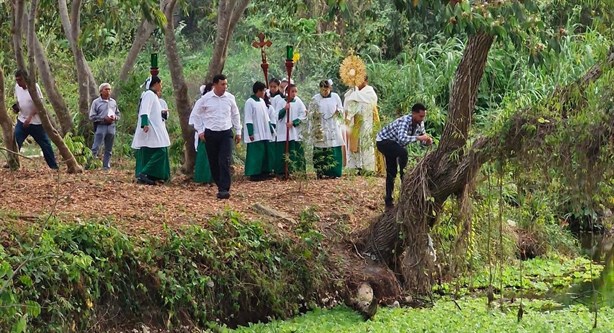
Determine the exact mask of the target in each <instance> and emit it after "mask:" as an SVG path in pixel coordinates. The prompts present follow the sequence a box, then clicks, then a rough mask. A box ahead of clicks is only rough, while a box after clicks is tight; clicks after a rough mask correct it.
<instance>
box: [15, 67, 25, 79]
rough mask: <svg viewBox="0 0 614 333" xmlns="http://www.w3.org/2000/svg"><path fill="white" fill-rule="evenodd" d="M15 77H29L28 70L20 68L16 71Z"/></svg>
mask: <svg viewBox="0 0 614 333" xmlns="http://www.w3.org/2000/svg"><path fill="white" fill-rule="evenodd" d="M15 77H21V78H24V79H25V78H27V77H28V72H26V70H25V69H18V70H16V71H15Z"/></svg>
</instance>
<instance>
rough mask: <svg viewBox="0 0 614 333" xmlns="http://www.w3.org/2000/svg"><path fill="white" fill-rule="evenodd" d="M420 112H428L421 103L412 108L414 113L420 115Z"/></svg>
mask: <svg viewBox="0 0 614 333" xmlns="http://www.w3.org/2000/svg"><path fill="white" fill-rule="evenodd" d="M420 111H426V106H424V105H422V104H420V103H416V104H414V106H412V107H411V112H412V113H419V112H420Z"/></svg>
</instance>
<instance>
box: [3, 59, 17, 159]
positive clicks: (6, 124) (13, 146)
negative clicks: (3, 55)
mask: <svg viewBox="0 0 614 333" xmlns="http://www.w3.org/2000/svg"><path fill="white" fill-rule="evenodd" d="M4 96H5V95H4V71H3V70H2V67H0V127H2V139H3V140H4V146H5V147H6V149H7V150H8V152H7V163H8V165H9V168H10V169H11V170H17V169H19V155H17V154H16V153H18V151H17V150H18V148H17V143H16V142H15V136H14V134H13V122H12V121H11V117H9V114H8V112H7V111H6V100H5V98H4Z"/></svg>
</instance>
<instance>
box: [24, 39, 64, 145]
mask: <svg viewBox="0 0 614 333" xmlns="http://www.w3.org/2000/svg"><path fill="white" fill-rule="evenodd" d="M34 52H35V57H34V58H35V60H36V67H38V70H39V71H40V75H41V81H42V82H43V87H45V92H46V93H47V97H49V102H51V106H52V107H53V110H54V111H55V115H56V116H57V117H58V121H59V122H60V128H61V129H62V137H64V136H65V135H66V133H68V132H70V131H72V126H73V123H72V117H71V116H70V112H69V111H68V107H67V106H66V102H64V97H62V95H61V94H60V92H59V91H58V87H57V84H56V83H55V78H54V77H53V74H52V73H51V68H50V67H49V60H48V59H47V55H46V54H45V50H44V49H43V45H42V44H41V42H40V41H39V40H38V37H37V36H36V35H34Z"/></svg>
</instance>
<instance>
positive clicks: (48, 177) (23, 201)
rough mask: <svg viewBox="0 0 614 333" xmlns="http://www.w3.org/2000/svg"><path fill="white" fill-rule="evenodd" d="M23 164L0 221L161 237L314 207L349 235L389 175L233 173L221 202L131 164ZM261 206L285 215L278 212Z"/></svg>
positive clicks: (2, 174) (212, 193) (281, 221)
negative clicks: (151, 181)
mask: <svg viewBox="0 0 614 333" xmlns="http://www.w3.org/2000/svg"><path fill="white" fill-rule="evenodd" d="M22 164H23V166H22V168H21V170H19V171H16V172H11V171H9V170H8V169H0V198H1V201H2V206H1V207H2V208H1V209H0V220H2V222H0V223H1V224H5V226H7V224H11V225H12V226H15V225H18V226H20V227H27V226H29V225H31V224H33V223H37V222H36V221H40V220H39V219H40V218H41V217H42V216H45V215H47V214H49V213H52V214H53V215H55V216H56V217H57V218H58V219H60V220H62V221H63V222H72V221H74V222H79V221H87V220H94V221H100V222H101V223H110V224H112V225H114V226H116V227H117V228H119V229H120V230H122V231H124V232H126V233H128V234H132V235H153V234H161V233H162V231H163V228H164V225H166V226H168V227H169V228H171V229H178V228H180V227H182V226H186V225H193V224H196V225H206V223H207V220H208V219H209V218H211V217H212V216H215V215H217V214H220V213H223V212H224V211H225V210H233V211H236V212H239V213H241V214H242V215H243V216H244V217H246V218H247V219H251V220H262V221H268V222H270V223H273V224H274V225H275V226H276V227H278V228H281V229H284V230H286V231H292V229H293V228H292V227H293V226H292V225H291V224H292V222H291V221H292V220H294V221H298V220H299V216H300V213H301V212H302V211H305V210H306V209H308V208H312V209H314V211H315V213H316V214H317V215H318V216H319V218H320V219H319V221H320V222H319V227H320V228H321V230H322V229H323V230H326V229H329V228H330V227H331V224H336V223H338V222H340V221H343V222H344V224H346V226H345V228H349V230H347V229H346V230H347V231H349V232H352V231H355V230H356V229H358V228H361V227H362V226H364V225H365V224H366V223H368V221H369V219H370V218H372V217H374V216H377V215H378V214H379V213H381V212H382V210H383V200H382V199H381V198H382V194H383V192H384V190H383V189H384V179H383V178H379V177H358V176H344V177H342V178H340V179H328V180H316V179H313V178H311V177H308V178H309V179H302V180H301V179H297V180H289V181H283V180H278V179H272V180H267V181H262V182H250V181H248V180H247V179H246V178H245V177H243V176H236V177H235V180H234V181H233V184H232V189H231V194H232V197H231V198H230V199H229V200H218V199H217V198H216V193H217V189H216V187H215V186H212V185H199V184H195V183H193V182H191V181H190V180H189V179H188V178H186V177H185V176H182V175H175V176H174V178H173V179H172V180H171V182H170V183H168V184H164V185H157V186H146V185H139V184H136V183H135V182H134V177H133V175H134V173H133V169H132V168H130V165H129V163H124V164H128V165H127V166H126V167H124V168H120V169H113V170H110V171H102V170H91V171H86V172H84V173H82V174H78V175H70V174H67V173H65V172H63V171H61V172H60V173H59V174H58V173H57V172H53V171H51V170H49V169H48V168H47V167H46V166H45V165H44V163H43V162H42V161H40V160H36V161H30V160H28V161H23V162H22ZM237 173H242V170H237ZM258 206H259V207H265V208H268V209H270V210H271V211H273V212H276V213H279V215H280V216H286V217H287V218H280V217H273V216H271V214H267V213H266V212H263V211H262V210H261V209H257V208H255V207H258ZM1 224H0V225H1ZM2 229H4V227H2ZM333 229H337V228H333Z"/></svg>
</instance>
